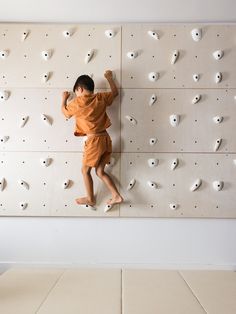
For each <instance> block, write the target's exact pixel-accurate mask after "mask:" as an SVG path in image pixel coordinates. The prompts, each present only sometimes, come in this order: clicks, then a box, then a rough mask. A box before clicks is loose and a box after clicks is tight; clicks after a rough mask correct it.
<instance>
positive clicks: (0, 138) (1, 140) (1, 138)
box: [0, 135, 10, 143]
mask: <svg viewBox="0 0 236 314" xmlns="http://www.w3.org/2000/svg"><path fill="white" fill-rule="evenodd" d="M9 138H10V137H9V136H8V135H3V136H0V143H6V142H7V141H8V140H9Z"/></svg>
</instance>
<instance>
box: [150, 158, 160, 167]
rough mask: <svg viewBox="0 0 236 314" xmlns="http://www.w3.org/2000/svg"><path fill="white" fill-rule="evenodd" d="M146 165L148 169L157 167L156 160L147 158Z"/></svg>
mask: <svg viewBox="0 0 236 314" xmlns="http://www.w3.org/2000/svg"><path fill="white" fill-rule="evenodd" d="M148 165H149V167H150V168H153V167H156V166H157V165H158V159H156V158H149V159H148Z"/></svg>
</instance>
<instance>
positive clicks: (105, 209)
mask: <svg viewBox="0 0 236 314" xmlns="http://www.w3.org/2000/svg"><path fill="white" fill-rule="evenodd" d="M111 209H112V204H106V206H105V208H104V213H107V212H108V211H109V210H111Z"/></svg>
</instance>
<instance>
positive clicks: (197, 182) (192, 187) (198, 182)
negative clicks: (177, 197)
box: [190, 179, 202, 192]
mask: <svg viewBox="0 0 236 314" xmlns="http://www.w3.org/2000/svg"><path fill="white" fill-rule="evenodd" d="M201 184H202V180H201V179H197V180H196V181H194V183H193V184H192V186H191V187H190V191H192V192H193V191H196V190H197V189H198V188H199V187H200V185H201Z"/></svg>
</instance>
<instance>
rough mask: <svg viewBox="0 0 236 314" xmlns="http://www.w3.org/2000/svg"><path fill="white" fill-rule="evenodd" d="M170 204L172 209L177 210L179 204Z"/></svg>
mask: <svg viewBox="0 0 236 314" xmlns="http://www.w3.org/2000/svg"><path fill="white" fill-rule="evenodd" d="M169 206H170V209H172V210H176V209H177V208H178V207H179V205H178V204H176V203H171V204H170V205H169Z"/></svg>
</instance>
